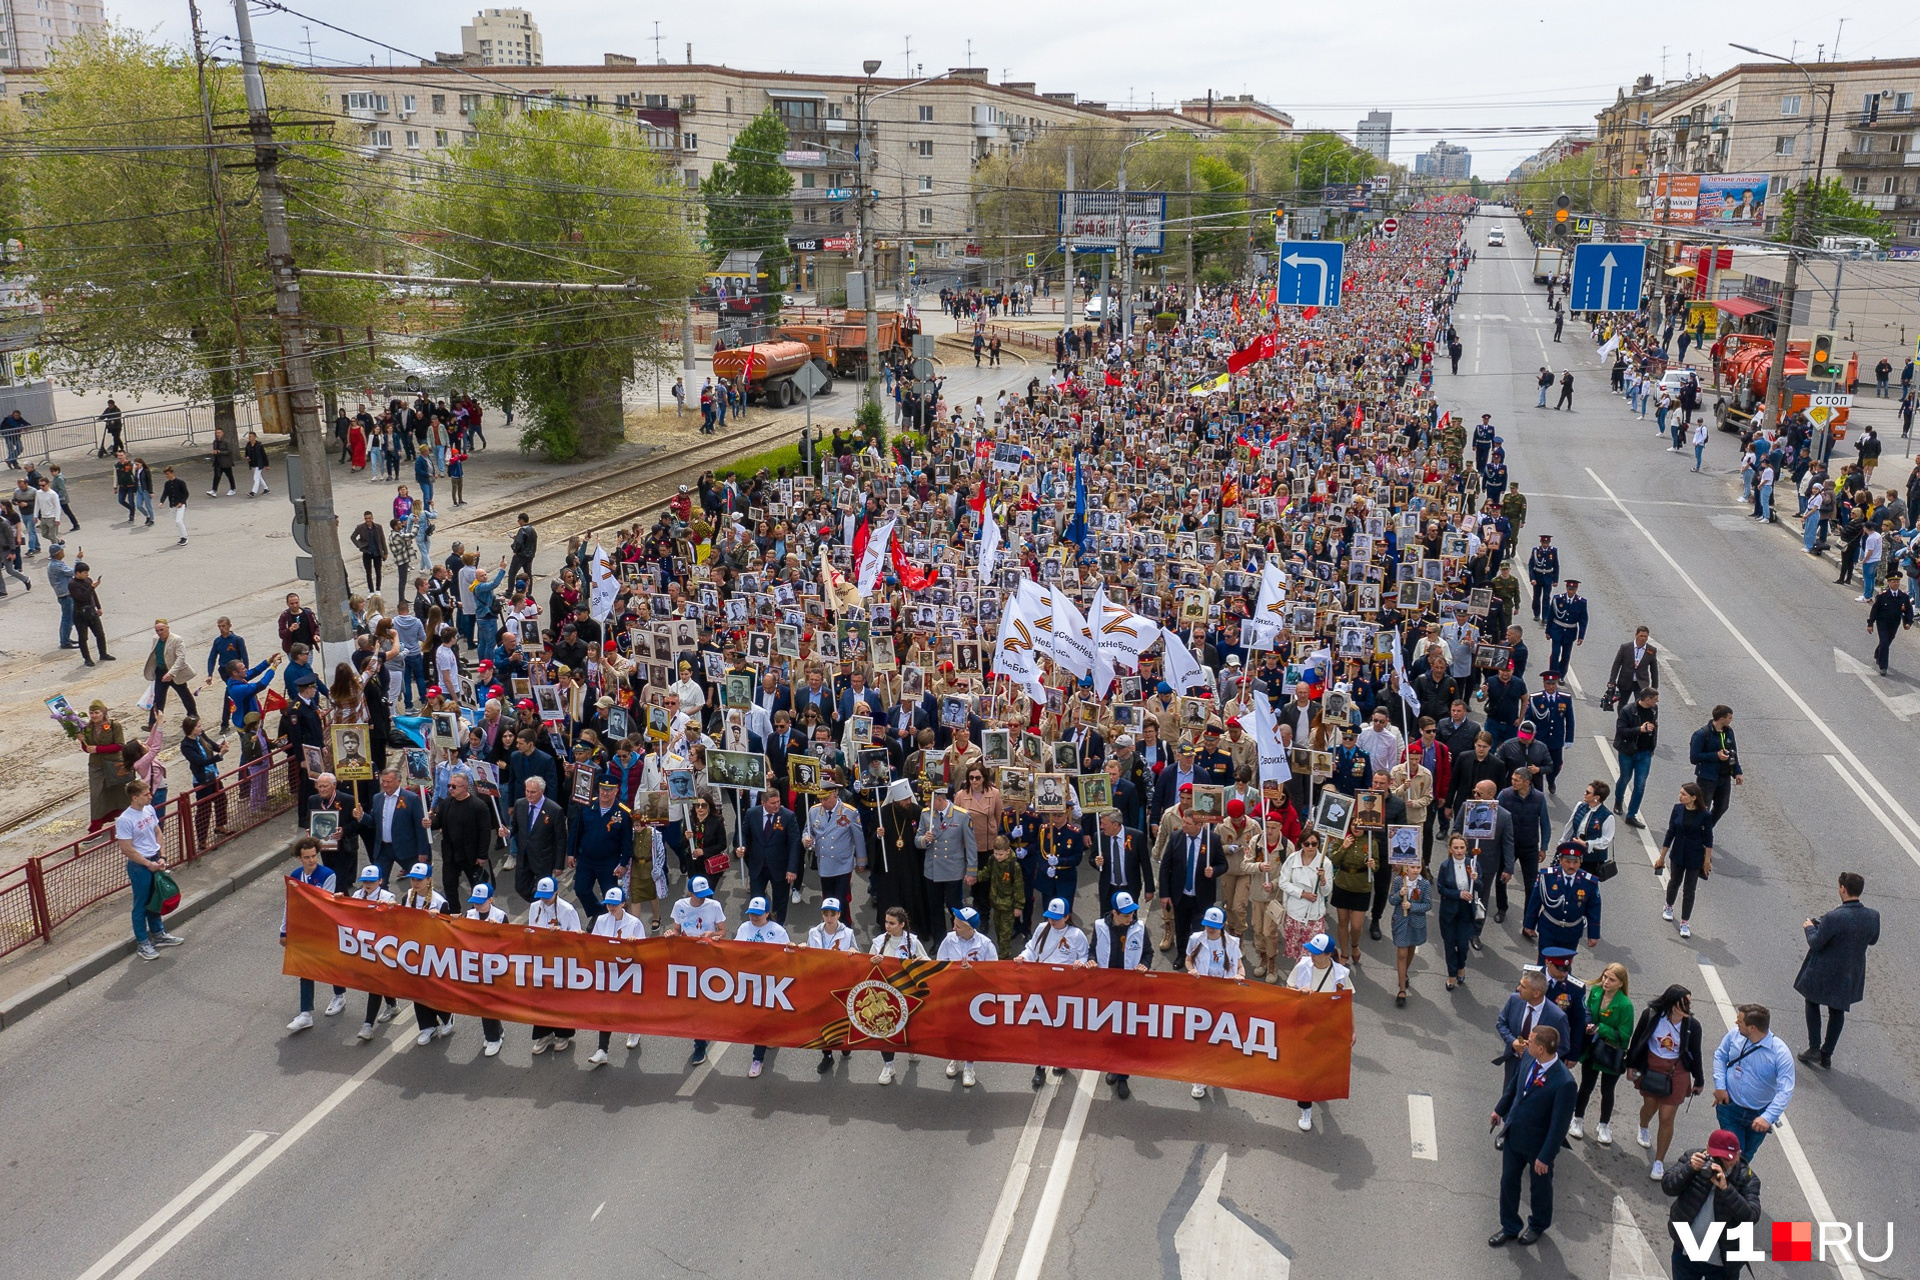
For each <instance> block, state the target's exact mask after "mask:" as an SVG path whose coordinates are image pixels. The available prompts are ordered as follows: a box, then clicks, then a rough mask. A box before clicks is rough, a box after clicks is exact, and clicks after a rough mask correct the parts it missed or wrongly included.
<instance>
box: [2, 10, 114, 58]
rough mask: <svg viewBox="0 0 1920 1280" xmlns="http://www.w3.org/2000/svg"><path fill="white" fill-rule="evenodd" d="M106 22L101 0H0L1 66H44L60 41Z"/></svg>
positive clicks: (57, 47)
mask: <svg viewBox="0 0 1920 1280" xmlns="http://www.w3.org/2000/svg"><path fill="white" fill-rule="evenodd" d="M106 22H107V16H106V13H105V11H104V10H103V9H102V7H101V4H100V0H0V67H44V66H46V65H47V58H48V56H49V55H50V54H52V53H54V52H55V51H56V50H58V49H59V48H60V46H61V45H62V44H64V43H66V42H67V41H68V40H71V39H73V38H74V37H75V36H77V35H81V34H83V33H85V32H88V31H94V30H98V29H99V28H101V27H103V26H105V25H106Z"/></svg>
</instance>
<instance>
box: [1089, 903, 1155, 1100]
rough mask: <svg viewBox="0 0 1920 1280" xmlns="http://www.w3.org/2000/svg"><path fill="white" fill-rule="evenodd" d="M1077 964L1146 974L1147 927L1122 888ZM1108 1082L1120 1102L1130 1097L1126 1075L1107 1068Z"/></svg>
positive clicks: (1149, 955)
mask: <svg viewBox="0 0 1920 1280" xmlns="http://www.w3.org/2000/svg"><path fill="white" fill-rule="evenodd" d="M1116 944H1117V945H1116ZM1080 963H1081V965H1082V966H1084V967H1086V968H1088V969H1125V970H1130V971H1132V972H1134V973H1145V972H1146V971H1147V970H1148V969H1151V968H1152V967H1153V947H1152V946H1150V945H1149V944H1148V942H1147V926H1146V925H1144V924H1142V923H1141V922H1140V904H1139V903H1137V902H1135V901H1134V900H1133V895H1132V894H1130V893H1128V892H1127V891H1126V890H1125V889H1121V890H1119V891H1117V892H1116V893H1115V894H1114V895H1113V910H1112V911H1110V912H1108V913H1107V916H1106V918H1105V919H1101V920H1095V921H1094V922H1093V954H1091V955H1089V956H1088V957H1087V958H1086V959H1085V960H1082V961H1081V962H1080ZM1107 1083H1108V1084H1110V1085H1112V1086H1113V1092H1114V1096H1115V1097H1117V1098H1119V1099H1120V1100H1121V1101H1123V1102H1124V1101H1125V1100H1126V1099H1128V1098H1130V1097H1132V1096H1133V1090H1132V1087H1131V1086H1130V1085H1128V1083H1127V1077H1126V1076H1123V1075H1120V1074H1118V1073H1117V1072H1111V1071H1110V1072H1108V1073H1107Z"/></svg>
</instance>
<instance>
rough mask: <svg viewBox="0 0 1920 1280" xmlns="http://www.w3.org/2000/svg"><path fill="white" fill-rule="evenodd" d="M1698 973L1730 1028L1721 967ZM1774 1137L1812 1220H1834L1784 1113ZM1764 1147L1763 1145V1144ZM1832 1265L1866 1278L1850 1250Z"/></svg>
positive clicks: (1849, 1279)
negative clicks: (1798, 1185) (1804, 1199)
mask: <svg viewBox="0 0 1920 1280" xmlns="http://www.w3.org/2000/svg"><path fill="white" fill-rule="evenodd" d="M1700 976H1701V977H1702V978H1704V979H1706V983H1707V990H1708V991H1709V992H1711V993H1712V995H1713V1003H1714V1004H1715V1005H1716V1006H1717V1007H1718V1008H1719V1010H1720V1017H1721V1018H1722V1019H1724V1020H1725V1022H1726V1024H1727V1030H1729V1031H1731V1030H1733V1015H1734V1006H1733V999H1732V997H1730V996H1729V995H1727V986H1726V983H1724V982H1722V981H1720V970H1719V969H1717V968H1716V967H1714V966H1713V965H1711V964H1708V963H1707V962H1706V961H1705V960H1702V961H1700ZM1773 1137H1774V1138H1775V1139H1777V1140H1778V1142H1779V1145H1780V1154H1781V1155H1783V1156H1785V1157H1786V1158H1787V1165H1788V1167H1789V1168H1791V1169H1792V1170H1793V1177H1794V1181H1796V1182H1798V1183H1799V1184H1800V1194H1802V1195H1804V1196H1805V1197H1806V1198H1807V1208H1808V1209H1809V1210H1811V1211H1812V1213H1813V1220H1814V1221H1815V1222H1833V1221H1836V1220H1837V1219H1835V1217H1834V1213H1833V1206H1832V1205H1831V1204H1830V1203H1828V1201H1827V1193H1826V1192H1825V1191H1824V1190H1822V1189H1821V1186H1820V1179H1819V1178H1818V1177H1816V1176H1815V1175H1814V1172H1813V1165H1812V1164H1811V1163H1810V1162H1809V1161H1808V1160H1807V1153H1806V1152H1805V1151H1804V1150H1802V1149H1801V1146H1800V1139H1799V1136H1798V1135H1797V1134H1795V1132H1794V1129H1793V1124H1792V1123H1791V1122H1790V1121H1789V1120H1788V1119H1787V1118H1786V1117H1785V1116H1781V1117H1780V1123H1779V1124H1777V1125H1775V1126H1773ZM1762 1149H1763V1150H1764V1148H1762ZM1833 1265H1834V1267H1835V1268H1836V1269H1838V1270H1839V1272H1840V1275H1841V1276H1842V1277H1843V1280H1866V1277H1865V1275H1864V1274H1863V1273H1862V1272H1861V1270H1860V1264H1859V1263H1857V1262H1855V1261H1854V1260H1853V1257H1852V1255H1850V1254H1844V1253H1843V1254H1840V1256H1839V1257H1837V1258H1835V1259H1834V1263H1833Z"/></svg>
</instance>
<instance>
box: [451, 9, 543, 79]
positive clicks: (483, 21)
mask: <svg viewBox="0 0 1920 1280" xmlns="http://www.w3.org/2000/svg"><path fill="white" fill-rule="evenodd" d="M460 52H461V53H463V54H465V55H466V56H467V57H468V58H470V59H477V60H478V61H479V63H480V65H481V66H483V67H537V66H539V65H540V64H541V63H543V62H545V61H546V60H547V58H546V53H545V51H544V50H543V49H542V48H541V47H540V28H539V27H537V26H535V25H534V24H533V15H532V14H531V13H528V12H527V11H526V10H525V9H482V10H481V11H480V12H479V13H476V14H474V15H473V24H472V25H471V26H466V27H462V28H460Z"/></svg>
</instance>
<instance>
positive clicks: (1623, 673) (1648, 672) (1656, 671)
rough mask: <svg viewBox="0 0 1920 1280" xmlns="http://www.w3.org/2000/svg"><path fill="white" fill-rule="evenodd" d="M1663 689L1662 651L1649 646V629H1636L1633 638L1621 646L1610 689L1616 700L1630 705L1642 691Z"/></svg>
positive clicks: (1608, 683) (1615, 659)
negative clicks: (1661, 685)
mask: <svg viewBox="0 0 1920 1280" xmlns="http://www.w3.org/2000/svg"><path fill="white" fill-rule="evenodd" d="M1659 687H1660V651H1659V650H1658V649H1656V648H1654V647H1653V646H1652V645H1651V644H1649V643H1647V629H1646V628H1645V627H1636V628H1634V632H1633V639H1632V640H1630V641H1628V642H1627V643H1626V644H1623V645H1621V646H1620V648H1619V649H1618V650H1617V651H1615V653H1614V655H1613V666H1612V668H1611V669H1610V670H1609V671H1608V672H1607V688H1608V690H1609V691H1610V692H1611V693H1612V694H1613V696H1614V698H1615V700H1616V701H1619V702H1630V701H1632V700H1633V698H1634V697H1635V696H1636V695H1638V694H1639V692H1640V691H1641V690H1642V689H1658V688H1659Z"/></svg>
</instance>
